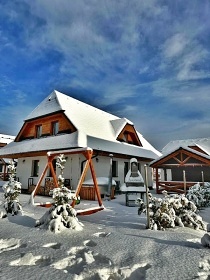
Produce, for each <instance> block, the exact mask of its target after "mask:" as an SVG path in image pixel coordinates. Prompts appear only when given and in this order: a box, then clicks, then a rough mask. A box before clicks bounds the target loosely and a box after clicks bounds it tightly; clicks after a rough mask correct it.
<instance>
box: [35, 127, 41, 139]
mask: <svg viewBox="0 0 210 280" xmlns="http://www.w3.org/2000/svg"><path fill="white" fill-rule="evenodd" d="M41 137H42V125H41V124H39V125H36V138H38V139H39V138H41Z"/></svg>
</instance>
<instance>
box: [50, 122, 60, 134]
mask: <svg viewBox="0 0 210 280" xmlns="http://www.w3.org/2000/svg"><path fill="white" fill-rule="evenodd" d="M51 125H52V135H54V136H56V135H58V133H59V121H54V122H52V124H51Z"/></svg>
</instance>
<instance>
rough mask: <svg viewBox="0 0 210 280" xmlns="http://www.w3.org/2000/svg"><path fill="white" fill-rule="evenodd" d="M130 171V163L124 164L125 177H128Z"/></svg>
mask: <svg viewBox="0 0 210 280" xmlns="http://www.w3.org/2000/svg"><path fill="white" fill-rule="evenodd" d="M128 170H129V162H124V177H125V176H126V175H127V173H128Z"/></svg>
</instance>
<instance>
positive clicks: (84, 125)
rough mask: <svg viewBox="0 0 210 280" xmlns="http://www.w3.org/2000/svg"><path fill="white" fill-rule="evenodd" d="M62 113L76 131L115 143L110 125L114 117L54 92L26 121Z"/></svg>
mask: <svg viewBox="0 0 210 280" xmlns="http://www.w3.org/2000/svg"><path fill="white" fill-rule="evenodd" d="M57 111H63V112H64V114H65V115H66V116H67V118H68V119H69V120H70V121H71V123H72V124H73V125H74V126H75V127H76V129H77V130H78V131H82V132H83V133H85V134H86V135H90V136H95V137H96V136H97V137H98V138H101V139H106V140H110V141H115V140H116V137H115V132H114V129H113V127H112V125H111V123H110V121H111V120H114V119H118V118H117V117H116V116H114V115H112V114H109V113H107V112H104V111H102V110H100V109H97V108H95V107H93V106H91V105H88V104H86V103H84V102H81V101H79V100H76V99H74V98H72V97H70V96H68V95H65V94H63V93H61V92H58V91H56V90H54V91H53V92H52V93H51V94H50V95H49V96H48V97H47V98H45V99H44V100H43V101H42V102H41V103H40V104H39V105H38V106H37V107H36V108H35V109H34V110H33V111H32V113H31V114H29V116H28V117H27V118H26V120H30V119H34V118H38V117H40V116H44V115H47V114H52V113H54V112H57Z"/></svg>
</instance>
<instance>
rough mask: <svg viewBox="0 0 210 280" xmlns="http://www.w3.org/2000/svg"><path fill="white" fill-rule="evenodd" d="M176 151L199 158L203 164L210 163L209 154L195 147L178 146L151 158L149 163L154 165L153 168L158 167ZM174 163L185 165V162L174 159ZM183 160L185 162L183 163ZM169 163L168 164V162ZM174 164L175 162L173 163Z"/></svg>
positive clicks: (176, 152)
mask: <svg viewBox="0 0 210 280" xmlns="http://www.w3.org/2000/svg"><path fill="white" fill-rule="evenodd" d="M178 153H187V154H188V155H191V157H195V158H197V159H199V160H201V161H202V162H205V164H208V165H209V164H210V156H209V155H206V154H204V153H202V152H199V151H196V150H195V149H191V148H189V147H182V146H180V147H178V148H175V149H174V150H171V151H170V152H168V153H167V154H163V155H162V156H161V157H159V158H157V159H155V160H153V161H152V162H151V163H150V166H151V167H155V168H157V167H158V168H160V167H161V165H164V164H165V163H166V162H167V161H168V160H170V159H171V158H172V157H174V155H176V154H178ZM175 162H176V165H177V166H178V165H184V164H185V165H187V162H185V160H184V161H180V162H179V161H177V160H175ZM184 162H185V163H184ZM169 165H170V164H169ZM173 165H174V166H175V164H173ZM191 165H195V163H191Z"/></svg>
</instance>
